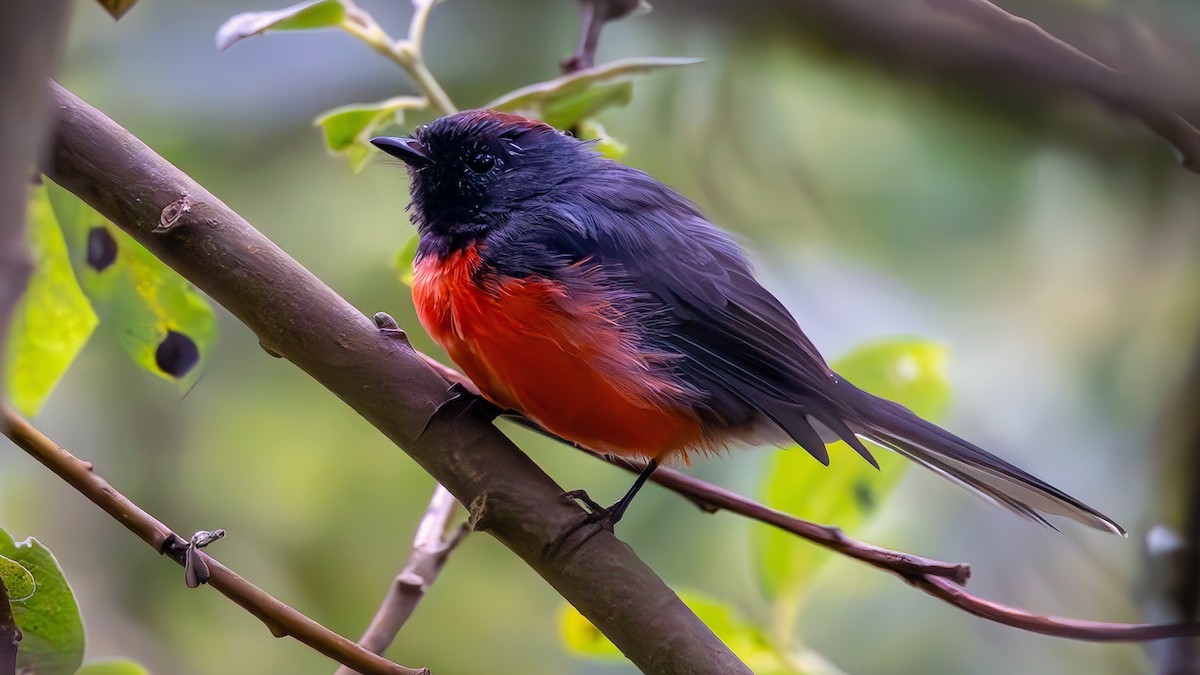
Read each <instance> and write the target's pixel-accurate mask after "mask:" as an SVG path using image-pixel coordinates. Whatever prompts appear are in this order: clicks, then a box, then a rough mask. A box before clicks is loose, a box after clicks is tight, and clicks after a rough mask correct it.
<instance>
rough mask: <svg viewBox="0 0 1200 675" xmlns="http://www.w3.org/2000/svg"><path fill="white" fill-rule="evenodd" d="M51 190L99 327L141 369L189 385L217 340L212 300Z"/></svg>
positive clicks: (61, 193)
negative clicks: (97, 318)
mask: <svg viewBox="0 0 1200 675" xmlns="http://www.w3.org/2000/svg"><path fill="white" fill-rule="evenodd" d="M48 188H49V196H50V204H51V205H52V206H53V208H54V213H55V214H56V215H57V216H58V222H59V225H60V227H61V228H62V232H63V236H64V237H65V238H66V242H67V249H68V251H69V252H70V256H71V264H72V265H73V266H74V268H75V276H76V278H77V279H79V285H80V287H82V288H83V291H84V293H86V294H87V296H88V297H89V298H90V299H91V301H92V307H94V308H95V310H96V313H97V314H99V315H100V319H101V326H102V327H103V328H104V329H105V330H106V331H108V332H109V333H111V334H112V335H113V336H114V337H116V339H117V342H118V343H119V344H120V345H121V346H122V347H123V348H124V349H125V351H126V352H127V353H128V354H129V355H130V356H131V357H132V358H133V360H134V361H135V362H136V363H137V364H138V365H140V366H142V367H143V368H145V369H146V370H149V371H150V372H152V373H154V374H155V375H158V376H159V377H162V378H164V379H167V380H171V381H173V382H177V383H179V385H180V386H181V387H183V388H185V389H186V388H187V387H190V386H191V384H192V383H193V382H195V381H196V378H198V377H199V376H200V372H201V370H202V369H203V365H204V361H205V359H206V357H207V355H208V350H209V347H210V346H211V345H212V343H213V340H214V339H215V337H216V321H215V319H214V317H213V311H212V307H211V306H210V305H209V304H208V301H207V300H206V299H205V298H204V296H202V295H200V293H199V292H198V291H197V290H196V289H195V288H194V287H193V286H192V285H191V284H190V283H188V282H187V281H185V280H184V279H183V277H180V276H179V275H178V274H176V273H175V272H174V271H173V270H172V269H171V268H169V267H167V266H166V265H165V264H163V263H162V262H161V261H160V260H158V258H155V257H154V255H153V254H151V253H150V252H149V251H147V250H146V249H145V248H143V247H142V246H141V245H140V244H138V243H137V242H136V241H134V240H133V238H132V237H130V236H129V235H127V234H125V233H124V232H122V231H121V230H119V229H118V228H117V227H116V226H114V225H113V224H112V223H110V222H108V221H107V220H105V219H104V217H103V216H101V215H100V214H99V213H97V212H96V211H94V210H93V209H92V208H91V207H89V206H88V205H86V204H84V203H83V202H81V201H79V200H78V199H77V198H76V197H75V196H74V195H72V194H71V193H69V192H67V191H66V190H64V189H62V188H60V187H58V186H56V185H49V186H48Z"/></svg>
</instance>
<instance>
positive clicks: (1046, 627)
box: [422, 355, 1200, 642]
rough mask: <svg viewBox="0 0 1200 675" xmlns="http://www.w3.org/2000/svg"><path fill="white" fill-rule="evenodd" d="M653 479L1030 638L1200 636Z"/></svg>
mask: <svg viewBox="0 0 1200 675" xmlns="http://www.w3.org/2000/svg"><path fill="white" fill-rule="evenodd" d="M422 356H424V358H425V360H426V362H428V363H430V364H431V365H434V367H435V370H437V372H438V373H439V374H440V375H442V377H443V378H445V379H446V380H447V381H449V382H458V383H459V384H461V385H463V386H464V387H467V388H468V389H470V390H471V391H478V388H477V387H475V385H474V384H473V383H472V382H471V381H470V379H468V378H467V377H466V376H465V375H463V374H462V373H460V372H458V371H457V370H455V369H453V368H451V367H449V366H447V365H445V364H442V363H438V362H437V361H435V360H434V359H433V358H432V357H430V356H425V355H422ZM513 421H514V422H517V423H518V424H521V425H522V426H524V427H527V428H529V429H532V430H534V431H537V432H539V433H541V434H544V435H546V436H549V437H550V438H555V439H558V440H560V441H562V442H564V443H566V444H567V445H570V446H572V447H574V448H576V449H578V450H582V451H583V452H586V453H587V454H589V455H591V456H593V457H597V458H599V459H603V460H605V461H607V462H608V463H609V464H613V465H615V466H619V467H621V468H623V469H625V470H627V471H629V472H631V473H634V474H638V473H641V471H642V469H643V468H645V465H643V464H638V463H637V462H628V461H625V460H622V459H618V458H614V457H608V456H605V455H602V454H600V453H598V452H595V451H592V450H588V449H587V448H583V447H580V446H579V445H578V444H575V443H571V442H570V441H566V440H564V439H562V438H560V437H558V436H555V435H554V434H552V433H551V432H549V431H546V430H545V429H544V428H542V427H541V426H539V425H537V424H536V423H534V422H532V421H530V420H528V419H526V418H524V417H516V418H513ZM650 480H651V481H653V482H655V483H658V484H659V485H662V486H663V487H665V488H667V489H668V490H671V491H672V492H675V493H676V494H679V495H682V496H684V497H686V498H687V499H689V500H691V501H692V502H693V503H695V504H696V505H697V506H698V507H700V509H702V510H704V511H705V512H707V513H716V512H717V511H720V510H725V511H729V512H730V513H736V514H738V515H740V516H745V517H747V518H749V519H751V520H757V521H758V522H760V523H766V524H767V525H772V526H774V527H777V528H779V529H781V530H783V531H785V532H790V533H792V534H795V535H796V536H798V537H801V538H802V539H807V540H808V541H810V542H812V543H814V544H817V545H819V546H824V547H825V548H828V549H829V550H831V551H834V552H835V553H840V554H841V555H844V556H846V557H848V558H853V559H855V560H859V561H862V562H865V563H867V564H868V565H871V566H873V567H876V568H878V569H881V570H884V571H887V572H891V573H892V574H895V575H896V576H898V577H900V578H901V579H903V580H904V581H905V582H906V583H908V584H909V585H911V586H913V587H914V588H918V589H920V590H922V591H924V592H925V593H928V594H929V595H932V596H933V597H935V598H938V599H939V600H942V601H944V602H946V603H948V604H950V605H952V606H954V607H957V608H958V609H961V610H962V611H964V612H967V613H968V614H973V615H975V616H977V617H980V618H982V619H987V620H988V621H993V622H995V623H1000V624H1003V625H1005V626H1011V627H1013V628H1019V629H1021V630H1024V631H1029V632H1031V633H1040V634H1042V635H1050V636H1053V637H1061V638H1070V639H1073V640H1085V641H1090V642H1144V641H1149V640H1161V639H1164V638H1174V637H1185V636H1200V621H1192V622H1181V623H1173V624H1144V623H1107V622H1100V621H1081V620H1078V619H1067V618H1062V617H1056V616H1044V615H1040V614H1033V613H1030V612H1027V611H1025V610H1023V609H1019V608H1017V607H1010V606H1008V605H1004V604H1001V603H998V602H993V601H991V600H986V599H984V598H980V597H978V596H976V595H972V594H971V593H968V592H967V591H966V589H964V588H963V585H964V584H966V582H967V580H968V579H969V578H970V576H971V566H970V565H968V564H966V563H948V562H942V561H940V560H933V559H931V558H922V557H920V556H915V555H912V554H909V553H901V552H899V551H892V550H889V549H886V548H881V547H879V546H873V545H871V544H866V543H863V542H860V541H857V540H854V539H851V538H850V537H848V536H846V534H845V533H843V532H842V531H841V530H839V529H838V528H836V527H829V526H826V525H818V524H816V523H811V522H808V521H806V520H801V519H800V518H797V517H795V516H793V515H790V514H787V513H783V512H782V511H777V510H775V509H772V508H770V507H768V506H766V505H764V504H760V503H758V502H756V501H754V500H753V499H749V498H747V497H743V496H741V495H739V494H735V493H733V492H730V491H729V490H726V489H724V488H720V487H717V486H715V485H712V484H710V483H706V482H704V481H702V480H700V479H698V478H693V477H691V476H688V475H686V474H682V473H679V472H678V471H673V470H671V469H668V468H665V467H664V468H660V469H659V470H658V471H655V472H654V473H653V474H651V475H650Z"/></svg>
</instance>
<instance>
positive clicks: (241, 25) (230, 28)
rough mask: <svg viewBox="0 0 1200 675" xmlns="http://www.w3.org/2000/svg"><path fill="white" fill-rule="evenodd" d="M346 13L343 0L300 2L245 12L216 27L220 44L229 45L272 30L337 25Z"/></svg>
mask: <svg viewBox="0 0 1200 675" xmlns="http://www.w3.org/2000/svg"><path fill="white" fill-rule="evenodd" d="M346 15H347V4H346V2H343V1H342V0H317V1H316V2H301V3H299V4H295V5H292V6H291V7H285V8H284V9H280V10H276V11H273V12H245V13H243V14H238V15H236V16H234V17H232V18H230V19H229V20H228V21H226V22H225V23H224V24H223V25H222V26H221V28H220V29H218V30H217V48H218V49H229V48H230V47H232V46H233V45H234V44H236V43H237V42H239V41H241V40H244V39H246V38H248V37H250V36H252V35H262V34H263V33H265V32H267V31H269V30H312V29H316V28H337V27H339V26H341V25H342V22H343V21H345V20H346Z"/></svg>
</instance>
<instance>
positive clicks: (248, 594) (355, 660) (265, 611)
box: [4, 406, 429, 675]
mask: <svg viewBox="0 0 1200 675" xmlns="http://www.w3.org/2000/svg"><path fill="white" fill-rule="evenodd" d="M4 426H5V435H6V436H8V437H9V438H10V439H12V441H13V442H14V443H16V444H17V445H18V446H20V447H21V449H22V450H24V451H25V452H27V453H29V454H30V455H31V456H33V458H34V459H36V460H37V461H39V462H41V463H42V464H44V465H45V466H46V468H48V469H50V470H51V471H53V472H54V473H55V474H57V475H58V476H59V477H60V478H62V479H63V480H64V481H66V482H67V483H68V484H69V485H70V486H71V487H73V488H75V489H76V490H78V491H79V493H80V494H82V495H83V496H85V497H87V498H88V499H89V500H91V502H92V503H93V504H95V505H96V506H99V507H100V508H101V509H103V510H104V512H105V513H107V514H108V515H110V516H112V517H113V518H114V519H115V520H116V521H117V522H119V523H121V524H122V525H124V526H125V528H126V529H128V530H129V531H130V532H132V533H134V534H136V535H137V536H138V537H140V538H141V540H142V541H144V542H146V543H147V544H149V545H150V548H153V549H154V550H155V551H158V552H159V553H162V554H165V555H167V556H168V557H169V558H171V559H172V560H174V561H175V562H177V563H179V564H180V565H183V564H184V553H185V551H186V550H187V541H186V540H185V539H183V538H181V537H180V536H179V535H177V534H175V533H174V532H172V531H171V529H170V528H168V527H167V526H166V525H164V524H162V522H160V521H159V520H158V519H157V518H155V517H154V516H152V515H150V514H149V513H146V512H145V511H144V510H142V508H141V507H139V506H138V505H137V504H134V503H133V502H132V501H130V500H129V498H128V497H126V496H125V495H123V494H121V493H120V492H118V491H117V489H116V488H114V487H113V486H112V485H110V484H109V483H108V481H106V480H104V479H103V478H101V477H100V476H99V475H97V474H96V472H95V471H94V469H93V467H92V463H91V462H86V461H84V460H81V459H79V458H78V457H75V456H74V455H72V454H71V453H69V452H67V451H66V450H64V449H63V448H62V447H60V446H59V445H57V444H56V443H54V441H52V440H50V439H49V438H47V437H46V436H45V435H43V434H42V433H41V432H40V431H38V430H37V429H35V428H33V426H32V425H30V424H29V423H28V422H26V421H25V420H24V419H22V418H21V416H19V415H17V414H16V413H15V412H13V411H12V409H10V408H8V407H7V406H5V407H4ZM193 555H199V556H202V557H203V560H204V562H205V563H206V564H207V565H208V569H209V575H210V576H209V578H208V585H210V586H212V587H213V588H215V589H217V591H219V592H220V593H221V594H222V595H224V596H225V597H227V598H229V599H230V600H232V601H234V602H235V603H237V604H238V605H240V606H241V607H242V608H244V609H245V610H246V611H248V612H250V613H251V614H253V615H254V616H255V617H257V618H258V620H260V621H262V622H263V623H264V624H266V626H267V628H268V629H270V631H271V634H272V635H274V636H275V637H286V636H291V637H294V638H296V639H297V640H299V641H300V642H303V643H304V644H306V645H308V646H309V647H312V648H313V649H315V650H317V651H319V652H321V653H322V654H324V655H326V656H328V657H329V658H331V659H334V660H335V661H338V662H339V663H344V664H347V665H350V666H353V667H354V668H355V669H357V670H359V671H360V672H362V673H370V674H372V675H428V674H429V671H428V670H425V669H423V668H422V669H419V670H418V669H413V668H405V667H404V666H400V665H397V664H395V663H392V662H391V661H389V660H387V659H385V658H383V657H381V656H378V655H376V654H373V653H371V652H369V651H367V650H365V649H362V648H361V647H359V646H358V645H356V644H354V643H353V642H351V641H350V640H348V639H346V638H344V637H342V636H341V635H338V634H337V633H334V632H332V631H330V630H329V629H328V628H325V627H324V626H322V625H321V624H319V623H317V622H316V621H313V620H312V619H310V618H308V617H307V616H305V615H304V614H302V613H300V612H298V611H296V610H295V609H293V608H291V607H289V606H288V605H286V604H284V603H282V602H280V601H279V600H277V599H275V598H273V597H271V596H270V595H269V594H267V593H266V592H265V591H263V590H262V589H261V588H259V587H257V586H255V585H254V584H252V583H250V582H249V581H246V580H245V579H243V578H241V577H239V576H238V575H237V574H235V573H234V572H233V571H232V570H230V569H229V568H228V567H225V566H224V565H222V564H221V563H219V562H217V561H216V560H213V559H212V558H211V557H210V556H209V555H208V554H206V553H203V552H201V551H196V552H194V553H193Z"/></svg>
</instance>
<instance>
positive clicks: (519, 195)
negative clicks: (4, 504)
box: [371, 110, 1125, 535]
mask: <svg viewBox="0 0 1200 675" xmlns="http://www.w3.org/2000/svg"><path fill="white" fill-rule="evenodd" d="M371 143H372V144H373V145H375V146H376V147H377V148H379V149H380V150H382V151H383V152H385V153H387V154H389V155H391V156H393V157H395V158H398V159H400V160H401V161H402V162H403V163H404V164H405V166H406V168H407V172H408V174H409V196H410V202H409V204H408V207H407V208H408V211H409V215H410V217H411V220H412V222H413V223H414V225H415V226H416V228H417V233H418V237H419V240H418V245H417V250H416V255H415V257H414V262H413V282H412V294H413V301H414V305H415V307H416V311H417V316H418V319H419V320H420V322H421V325H422V326H423V327H424V328H425V330H426V331H427V332H428V333H429V335H430V336H431V337H432V338H433V339H434V341H436V342H437V343H438V344H439V345H440V346H441V347H442V348H443V349H445V351H446V352H447V354H448V355H449V356H450V358H451V359H452V360H453V361H454V362H455V363H456V364H457V365H458V366H459V367H460V368H461V369H462V371H463V372H464V373H465V374H466V375H467V376H468V377H469V378H470V379H471V380H472V381H473V382H474V383H475V385H476V386H477V387H478V389H479V392H480V394H481V395H482V397H483V398H484V399H486V401H487V402H488V403H490V404H491V405H492V406H493V407H494V408H495V409H497V410H506V411H515V412H516V413H519V414H520V415H523V416H525V417H526V418H528V419H530V420H532V421H534V422H536V423H537V424H538V425H540V426H541V427H543V428H544V429H546V430H548V431H549V432H551V433H552V434H555V435H557V436H559V437H561V438H563V439H566V440H568V441H571V442H573V443H576V444H578V445H580V446H583V447H585V448H588V449H590V450H593V451H595V452H599V453H604V454H609V455H615V456H617V457H622V458H629V459H641V460H644V461H645V462H646V466H645V470H643V471H642V473H641V475H639V476H638V479H637V481H635V483H634V484H633V486H632V487H631V488H630V490H629V491H628V492H627V493H625V495H624V496H623V497H622V498H621V499H620V500H618V501H617V502H616V503H615V504H613V505H612V506H610V507H608V508H604V509H601V508H599V507H598V505H596V504H595V503H594V502H592V501H591V500H590V499H581V501H584V502H585V504H588V505H590V507H591V514H592V515H593V516H595V518H596V519H599V520H602V521H604V522H605V524H607V525H608V526H609V527H611V526H613V525H615V524H616V523H617V522H618V521H619V520H620V519H621V517H622V516H623V515H624V513H625V510H626V509H627V508H628V507H629V504H630V503H631V502H632V500H633V498H634V495H636V494H637V492H638V490H639V489H640V488H641V487H642V485H644V483H645V482H646V480H647V478H648V477H649V476H650V475H651V474H652V473H653V472H654V470H655V469H656V468H657V467H658V466H659V465H660V464H662V463H666V462H671V461H680V460H682V461H689V460H690V458H692V457H695V456H703V455H708V454H712V453H720V452H724V451H727V450H730V449H732V448H735V447H741V446H762V445H774V446H780V447H783V446H791V445H793V444H795V445H799V446H800V447H801V448H803V449H804V450H805V451H807V452H808V454H810V455H812V457H813V458H815V459H816V460H817V461H819V462H820V463H821V464H825V465H828V464H829V453H828V450H827V449H826V443H830V442H834V441H837V440H842V441H845V442H846V443H847V444H848V445H849V446H850V447H851V448H853V449H854V450H855V451H856V452H857V453H858V454H859V455H861V457H862V459H863V460H865V461H867V462H869V463H871V464H872V465H874V466H875V467H876V468H878V466H879V465H878V463H877V462H876V460H875V458H874V456H873V455H872V453H871V451H870V450H869V449H868V448H867V446H866V445H865V443H864V442H863V441H864V439H865V440H870V441H872V442H873V443H875V444H877V445H879V446H882V447H883V448H886V449H887V450H890V451H893V452H896V453H899V454H901V455H903V456H905V457H907V458H908V459H910V460H912V461H914V462H916V463H917V464H919V465H921V466H923V467H925V468H927V469H930V470H932V471H933V472H934V473H936V474H938V475H940V476H942V477H944V478H947V479H949V480H950V481H952V482H955V483H958V484H959V485H961V486H963V487H965V488H967V489H968V490H970V491H971V492H974V493H975V494H976V495H977V496H980V497H982V498H984V499H985V500H987V501H991V502H993V503H996V504H998V505H1000V506H1002V507H1005V508H1007V509H1009V510H1011V511H1013V512H1015V513H1017V514H1018V515H1020V516H1023V517H1025V518H1028V519H1030V520H1033V521H1036V522H1038V523H1041V524H1043V525H1048V526H1051V527H1053V525H1052V524H1051V523H1050V521H1049V520H1047V517H1048V516H1065V517H1066V518H1069V519H1073V520H1075V521H1078V522H1080V523H1082V524H1084V525H1087V526H1089V527H1092V528H1095V529H1099V530H1103V531H1107V532H1112V533H1115V534H1119V535H1124V534H1125V531H1124V530H1123V529H1122V528H1121V526H1120V525H1118V524H1117V523H1116V522H1114V521H1113V520H1112V519H1111V518H1109V517H1107V516H1105V515H1103V514H1102V513H1100V512H1099V511H1097V510H1096V509H1094V508H1092V507H1090V506H1088V505H1086V504H1084V503H1083V502H1081V501H1079V500H1078V499H1076V498H1074V497H1072V496H1070V495H1068V494H1066V493H1065V492H1063V491H1062V490H1059V489H1058V488H1056V487H1054V486H1052V485H1050V484H1049V483H1047V482H1045V481H1043V480H1041V479H1039V478H1037V477H1036V476H1034V475H1032V474H1030V473H1028V472H1026V471H1024V470H1023V469H1020V468H1018V467H1017V466H1015V465H1013V464H1011V463H1009V462H1007V461H1005V460H1003V459H1001V458H999V457H997V456H995V455H993V454H990V453H988V452H986V451H985V450H983V449H982V448H980V447H978V446H976V445H974V444H972V443H970V442H969V441H966V440H964V439H962V438H960V437H958V436H956V435H955V434H953V433H951V432H949V431H947V430H945V429H943V428H941V427H939V426H937V425H936V424H933V423H932V422H928V421H926V420H924V419H922V418H921V417H919V416H917V415H916V414H914V413H913V412H911V411H909V410H908V409H907V408H905V407H903V406H901V405H899V404H897V403H894V402H892V401H889V400H887V399H884V398H880V397H878V396H874V395H872V394H870V393H868V392H865V391H863V390H862V389H859V388H858V387H856V386H854V385H853V384H852V383H850V382H848V381H847V380H846V379H845V378H843V377H841V376H840V375H838V374H837V373H836V372H834V371H833V370H832V369H831V368H830V366H829V365H828V364H827V363H826V361H825V359H824V358H823V357H822V356H821V354H820V352H819V351H818V350H817V348H816V346H815V345H814V344H813V343H812V341H810V340H809V338H808V337H807V336H806V335H805V334H804V332H803V331H802V330H801V329H800V326H799V324H798V323H797V321H796V319H795V318H794V317H793V316H792V314H791V313H790V312H789V311H788V310H787V309H786V308H785V307H784V305H783V304H782V303H781V302H780V301H779V300H778V299H776V297H775V296H774V295H772V294H771V292H770V291H768V290H767V289H766V288H764V287H763V286H762V285H761V284H760V283H759V282H758V281H757V279H756V278H755V276H754V272H753V270H752V268H751V265H750V263H749V261H748V258H747V254H746V253H745V252H744V251H743V249H742V248H741V247H740V245H739V244H738V243H737V242H736V241H735V240H734V239H733V238H732V236H731V235H729V234H728V233H726V232H725V231H723V230H722V229H720V228H719V227H718V226H716V225H714V224H713V223H712V222H710V221H709V220H708V219H707V218H706V217H705V216H704V214H703V213H701V211H700V209H699V208H698V207H697V206H696V205H695V204H694V203H693V202H691V201H690V200H688V199H687V198H686V197H684V196H683V195H681V194H680V193H678V192H676V191H675V190H672V189H671V188H669V187H667V186H666V185H664V184H662V183H660V182H659V181H657V180H655V179H654V178H653V177H652V176H650V175H649V174H647V173H645V172H643V171H640V170H638V169H635V168H632V167H630V166H627V165H625V164H622V163H620V162H617V161H614V160H612V159H608V158H606V157H604V156H603V155H602V154H601V153H600V152H599V151H598V150H597V149H596V147H595V144H594V143H592V142H589V141H583V140H580V139H578V138H575V137H574V136H573V135H571V134H570V133H568V132H565V131H560V130H558V129H556V128H554V127H552V126H550V125H548V124H546V123H544V122H541V121H538V120H534V119H529V118H526V117H522V116H519V115H515V114H511V113H507V112H498V111H493V110H468V111H464V112H460V113H456V114H453V115H448V116H444V117H441V118H438V119H436V120H434V121H432V122H430V123H428V124H425V125H422V126H419V127H417V128H416V129H415V130H414V131H413V133H412V134H411V135H409V136H407V137H377V138H373V139H371ZM571 494H573V495H574V494H576V493H571Z"/></svg>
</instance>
